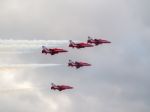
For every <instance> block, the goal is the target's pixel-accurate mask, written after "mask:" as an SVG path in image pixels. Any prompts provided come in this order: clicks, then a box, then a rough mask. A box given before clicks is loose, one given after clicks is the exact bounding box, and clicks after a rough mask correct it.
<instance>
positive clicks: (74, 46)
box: [69, 40, 93, 49]
mask: <svg viewBox="0 0 150 112" xmlns="http://www.w3.org/2000/svg"><path fill="white" fill-rule="evenodd" d="M69 47H72V48H77V49H80V48H85V47H93V45H91V44H89V43H83V42H81V43H74V42H73V41H72V40H70V44H69Z"/></svg>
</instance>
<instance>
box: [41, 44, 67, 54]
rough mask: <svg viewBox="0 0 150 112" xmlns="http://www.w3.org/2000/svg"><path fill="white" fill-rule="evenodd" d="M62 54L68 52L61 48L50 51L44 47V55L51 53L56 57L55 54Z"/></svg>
mask: <svg viewBox="0 0 150 112" xmlns="http://www.w3.org/2000/svg"><path fill="white" fill-rule="evenodd" d="M62 52H68V51H67V50H64V49H59V48H53V49H48V48H46V47H45V46H42V53H45V54H48V53H49V54H51V55H54V54H58V53H62Z"/></svg>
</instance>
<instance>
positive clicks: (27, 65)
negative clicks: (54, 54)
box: [0, 64, 61, 68]
mask: <svg viewBox="0 0 150 112" xmlns="http://www.w3.org/2000/svg"><path fill="white" fill-rule="evenodd" d="M60 65H61V64H0V68H38V67H51V66H60Z"/></svg>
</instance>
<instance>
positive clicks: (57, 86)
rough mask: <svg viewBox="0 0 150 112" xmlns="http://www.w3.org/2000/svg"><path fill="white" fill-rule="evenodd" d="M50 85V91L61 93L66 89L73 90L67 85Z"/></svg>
mask: <svg viewBox="0 0 150 112" xmlns="http://www.w3.org/2000/svg"><path fill="white" fill-rule="evenodd" d="M51 85H52V86H51V90H58V91H63V90H66V89H73V87H71V86H67V85H55V84H54V83H52V84H51Z"/></svg>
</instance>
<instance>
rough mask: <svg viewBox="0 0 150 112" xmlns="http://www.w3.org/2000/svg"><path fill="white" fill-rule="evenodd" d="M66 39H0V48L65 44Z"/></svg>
mask: <svg viewBox="0 0 150 112" xmlns="http://www.w3.org/2000/svg"><path fill="white" fill-rule="evenodd" d="M67 43H68V40H13V39H9V40H3V39H0V48H22V47H23V48H39V47H41V46H43V45H45V46H56V45H62V44H67Z"/></svg>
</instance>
